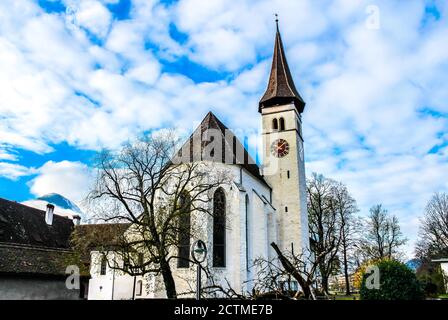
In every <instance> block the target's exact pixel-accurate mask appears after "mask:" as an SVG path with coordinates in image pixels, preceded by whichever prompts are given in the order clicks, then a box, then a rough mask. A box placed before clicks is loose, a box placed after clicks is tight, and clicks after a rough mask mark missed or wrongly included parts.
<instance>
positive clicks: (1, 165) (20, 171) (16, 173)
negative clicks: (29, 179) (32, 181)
mask: <svg viewBox="0 0 448 320" xmlns="http://www.w3.org/2000/svg"><path fill="white" fill-rule="evenodd" d="M34 172H35V170H34V169H33V168H27V167H25V166H22V165H20V164H16V163H10V162H0V177H4V178H7V179H10V180H16V179H18V178H20V177H23V176H28V175H30V174H33V173H34Z"/></svg>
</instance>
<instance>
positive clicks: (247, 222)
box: [246, 194, 250, 270]
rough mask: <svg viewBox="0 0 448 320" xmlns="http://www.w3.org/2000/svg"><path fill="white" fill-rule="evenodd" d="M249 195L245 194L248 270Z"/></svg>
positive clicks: (247, 262) (247, 263) (247, 266)
mask: <svg viewBox="0 0 448 320" xmlns="http://www.w3.org/2000/svg"><path fill="white" fill-rule="evenodd" d="M249 230H250V228H249V196H248V195H247V194H246V270H249V246H250V243H249Z"/></svg>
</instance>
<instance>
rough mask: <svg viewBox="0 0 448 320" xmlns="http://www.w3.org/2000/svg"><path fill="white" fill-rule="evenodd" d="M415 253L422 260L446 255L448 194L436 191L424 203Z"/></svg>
mask: <svg viewBox="0 0 448 320" xmlns="http://www.w3.org/2000/svg"><path fill="white" fill-rule="evenodd" d="M416 255H417V257H419V258H421V259H423V260H430V259H433V258H440V257H444V256H447V255H448V194H446V193H436V194H434V195H433V197H432V198H431V200H430V201H429V202H428V204H427V205H426V209H425V215H424V217H423V219H421V225H420V230H419V241H418V242H417V248H416Z"/></svg>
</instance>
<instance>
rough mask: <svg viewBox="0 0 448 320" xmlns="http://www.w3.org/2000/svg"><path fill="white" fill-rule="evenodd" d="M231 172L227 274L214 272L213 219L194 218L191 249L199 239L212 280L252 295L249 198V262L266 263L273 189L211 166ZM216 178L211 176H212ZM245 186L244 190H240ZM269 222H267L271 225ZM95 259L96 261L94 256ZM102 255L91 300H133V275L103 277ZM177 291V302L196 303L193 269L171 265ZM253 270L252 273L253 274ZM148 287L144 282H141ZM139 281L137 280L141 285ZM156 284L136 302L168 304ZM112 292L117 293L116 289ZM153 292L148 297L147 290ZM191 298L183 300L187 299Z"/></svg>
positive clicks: (159, 283) (159, 282)
mask: <svg viewBox="0 0 448 320" xmlns="http://www.w3.org/2000/svg"><path fill="white" fill-rule="evenodd" d="M223 169H227V170H228V174H229V175H230V177H231V179H230V180H232V181H234V182H235V183H238V184H240V187H238V186H237V185H236V184H235V183H230V184H226V185H223V186H222V188H223V189H224V192H225V195H226V225H227V228H226V266H225V267H224V268H213V267H212V261H213V217H212V216H211V215H208V214H206V213H203V212H202V213H197V215H195V214H194V213H193V214H192V228H194V230H196V231H197V233H196V234H195V236H194V237H193V238H192V239H191V243H193V242H194V241H195V240H197V239H201V240H203V241H204V242H206V244H207V248H208V258H207V261H206V262H205V264H206V265H208V266H210V267H211V270H212V271H213V275H214V278H215V279H216V280H217V281H218V283H219V284H220V285H222V286H223V287H226V286H227V281H228V282H229V283H230V285H231V286H232V288H233V289H234V290H236V291H237V292H244V291H247V290H249V289H250V287H248V286H246V284H245V283H246V281H247V280H250V279H251V278H252V277H253V276H254V275H255V273H254V272H252V273H251V272H248V271H247V268H246V227H245V224H246V194H247V195H248V196H249V224H250V225H249V228H248V232H249V233H248V238H249V242H250V248H249V257H248V258H249V261H250V262H251V263H252V262H253V260H254V259H255V258H257V257H260V256H262V257H265V258H267V257H268V252H269V249H268V248H269V243H270V241H272V240H273V239H272V238H275V237H276V236H275V228H276V227H275V223H273V222H272V220H275V216H274V215H275V213H274V209H273V208H272V207H271V206H270V205H269V204H267V200H269V199H270V189H269V187H268V186H266V185H265V184H263V183H262V182H261V181H260V180H258V179H257V178H255V177H253V176H252V175H251V174H249V173H248V172H246V171H245V170H243V171H242V172H240V170H241V169H240V166H237V165H225V164H220V163H218V164H213V170H216V171H219V170H223ZM210 176H213V171H212V172H210ZM241 186H242V189H240V188H241ZM204 206H205V207H206V208H208V209H209V210H210V212H211V211H212V209H213V202H212V201H211V202H209V203H208V204H204ZM268 218H269V219H270V220H269V219H268ZM95 255H96V256H95ZM99 255H101V254H100V253H99V252H96V253H95V252H94V253H92V270H91V274H92V279H91V280H90V284H89V299H111V297H112V290H113V291H114V299H115V300H118V299H131V298H132V295H133V287H134V279H133V277H131V276H129V275H117V274H115V276H114V275H113V272H112V271H111V270H109V268H108V270H107V273H106V275H100V269H99V268H100V261H98V256H99ZM170 264H171V267H172V272H173V277H174V279H175V283H176V290H177V292H178V293H179V294H180V295H179V297H180V298H182V297H193V295H194V289H195V283H196V266H195V265H193V264H191V265H190V268H177V261H176V260H175V259H173V260H171V262H170ZM249 270H250V268H249ZM143 280H144V281H147V280H146V279H143ZM137 281H138V280H137ZM150 281H152V282H153V283H152V284H150V285H148V283H149V282H145V284H144V290H143V292H144V294H143V295H142V296H141V297H136V298H165V297H166V295H165V291H164V286H163V280H162V278H161V277H156V278H154V277H153V278H152V280H150ZM203 285H207V279H206V278H205V276H204V277H203ZM112 287H113V288H112ZM147 287H149V288H150V289H149V291H148V290H145V289H146V288H147ZM187 292H188V293H189V294H188V295H184V293H187Z"/></svg>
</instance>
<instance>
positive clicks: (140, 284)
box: [135, 280, 143, 296]
mask: <svg viewBox="0 0 448 320" xmlns="http://www.w3.org/2000/svg"><path fill="white" fill-rule="evenodd" d="M142 291H143V281H142V280H138V281H137V284H136V285H135V295H136V296H141V295H142Z"/></svg>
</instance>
